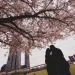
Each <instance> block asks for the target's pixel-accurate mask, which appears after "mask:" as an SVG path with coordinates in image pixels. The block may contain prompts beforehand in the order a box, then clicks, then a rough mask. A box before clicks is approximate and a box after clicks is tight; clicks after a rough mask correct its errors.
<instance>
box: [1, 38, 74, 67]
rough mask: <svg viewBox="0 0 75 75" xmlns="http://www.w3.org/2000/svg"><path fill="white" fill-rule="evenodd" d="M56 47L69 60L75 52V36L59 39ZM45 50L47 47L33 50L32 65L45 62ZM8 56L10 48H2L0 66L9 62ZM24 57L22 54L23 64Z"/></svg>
mask: <svg viewBox="0 0 75 75" xmlns="http://www.w3.org/2000/svg"><path fill="white" fill-rule="evenodd" d="M55 46H56V47H58V48H60V49H61V50H62V52H63V54H64V57H65V58H66V60H68V56H72V55H73V54H75V38H73V37H68V38H66V39H65V40H58V41H57V42H56V44H55ZM45 51H46V48H44V49H41V50H38V49H37V48H36V49H34V50H32V55H30V66H31V67H32V66H36V65H40V64H44V63H45ZM7 58H8V50H7V49H2V48H1V49H0V67H1V66H2V65H3V64H5V63H6V62H7ZM23 59H24V57H23V54H22V62H21V63H22V64H24V61H23Z"/></svg>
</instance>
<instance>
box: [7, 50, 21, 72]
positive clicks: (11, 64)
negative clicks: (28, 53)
mask: <svg viewBox="0 0 75 75" xmlns="http://www.w3.org/2000/svg"><path fill="white" fill-rule="evenodd" d="M20 67H21V52H20V51H18V52H17V53H14V54H12V55H9V57H8V61H7V65H6V70H7V71H11V70H15V69H20Z"/></svg>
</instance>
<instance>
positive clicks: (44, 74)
mask: <svg viewBox="0 0 75 75" xmlns="http://www.w3.org/2000/svg"><path fill="white" fill-rule="evenodd" d="M70 72H71V75H75V64H70ZM34 74H36V75H48V74H47V71H46V70H41V71H35V72H30V73H27V74H26V75H34Z"/></svg>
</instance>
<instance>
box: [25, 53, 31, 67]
mask: <svg viewBox="0 0 75 75" xmlns="http://www.w3.org/2000/svg"><path fill="white" fill-rule="evenodd" d="M25 65H26V66H27V68H28V67H30V58H29V54H28V53H26V52H25Z"/></svg>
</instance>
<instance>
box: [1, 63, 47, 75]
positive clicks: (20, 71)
mask: <svg viewBox="0 0 75 75" xmlns="http://www.w3.org/2000/svg"><path fill="white" fill-rule="evenodd" d="M45 67H46V64H41V65H37V66H34V67H30V68H23V69H19V70H14V71H11V72H1V73H0V75H11V74H15V73H25V72H26V73H28V72H32V71H37V70H41V69H45Z"/></svg>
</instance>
